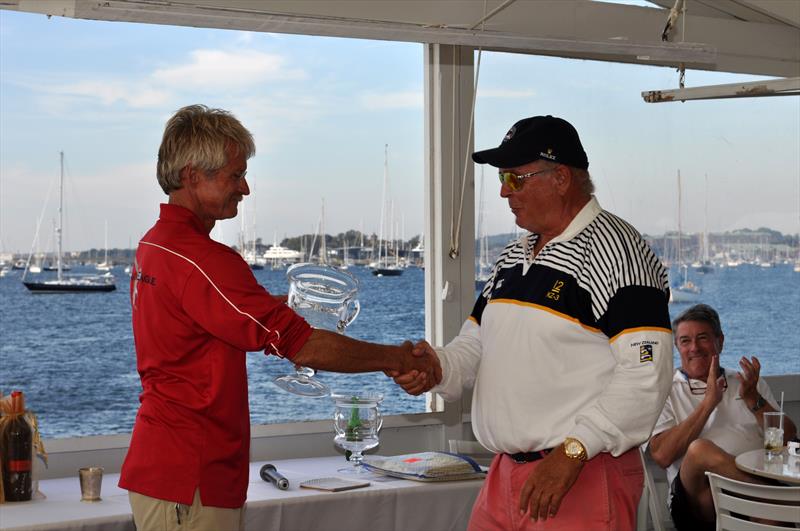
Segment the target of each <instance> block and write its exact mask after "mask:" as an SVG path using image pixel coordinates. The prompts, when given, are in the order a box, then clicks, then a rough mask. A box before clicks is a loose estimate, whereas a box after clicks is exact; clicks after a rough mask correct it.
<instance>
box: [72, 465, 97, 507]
mask: <svg viewBox="0 0 800 531" xmlns="http://www.w3.org/2000/svg"><path fill="white" fill-rule="evenodd" d="M78 476H79V477H80V480H81V501H85V502H96V501H100V487H101V486H102V485H103V467H99V466H87V467H84V468H81V469H78Z"/></svg>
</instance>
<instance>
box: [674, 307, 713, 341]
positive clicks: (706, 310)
mask: <svg viewBox="0 0 800 531" xmlns="http://www.w3.org/2000/svg"><path fill="white" fill-rule="evenodd" d="M684 321H699V322H702V323H707V324H709V325H711V330H712V331H713V332H714V335H715V336H716V337H721V336H722V325H721V324H720V322H719V314H718V313H717V310H715V309H714V308H712V307H711V306H709V305H708V304H695V305H694V306H692V307H691V308H689V309H687V310H684V311H683V312H682V313H681V314H680V315H679V316H678V317H676V318H675V320H674V321H672V329H673V330H677V329H678V325H679V324H681V323H683V322H684Z"/></svg>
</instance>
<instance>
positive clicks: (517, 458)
mask: <svg viewBox="0 0 800 531" xmlns="http://www.w3.org/2000/svg"><path fill="white" fill-rule="evenodd" d="M551 451H553V449H552V448H548V449H547V450H537V451H536V452H519V453H516V454H506V455H507V456H508V457H510V458H511V459H512V460H513V461H514V462H515V463H532V462H533V461H538V460H539V459H542V458H544V457H546V456H547V454H549V453H550V452H551Z"/></svg>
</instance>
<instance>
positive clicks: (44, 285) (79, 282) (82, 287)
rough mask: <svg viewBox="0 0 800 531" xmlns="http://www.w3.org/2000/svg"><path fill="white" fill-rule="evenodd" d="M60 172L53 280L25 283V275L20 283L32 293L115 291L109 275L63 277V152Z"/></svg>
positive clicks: (62, 153)
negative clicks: (54, 273) (54, 275)
mask: <svg viewBox="0 0 800 531" xmlns="http://www.w3.org/2000/svg"><path fill="white" fill-rule="evenodd" d="M60 162H61V171H60V173H59V181H58V186H59V188H58V189H59V196H58V198H59V199H58V201H59V202H58V227H57V228H56V237H57V249H56V273H57V276H56V278H55V279H51V280H43V281H41V282H26V281H25V275H23V277H22V283H23V284H24V285H25V287H26V288H28V290H29V291H31V292H32V293H76V292H78V293H86V292H108V291H114V290H115V289H117V286H116V284H115V283H114V276H113V275H112V274H111V273H106V274H104V275H69V276H67V275H65V274H64V260H63V259H62V258H63V256H62V255H63V252H62V248H61V245H62V236H63V227H64V209H63V207H64V152H63V151H62V152H61V153H60Z"/></svg>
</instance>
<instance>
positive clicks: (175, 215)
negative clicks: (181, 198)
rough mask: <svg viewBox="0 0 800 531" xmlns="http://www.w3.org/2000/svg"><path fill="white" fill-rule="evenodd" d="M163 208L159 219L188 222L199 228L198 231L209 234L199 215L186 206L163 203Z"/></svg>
mask: <svg viewBox="0 0 800 531" xmlns="http://www.w3.org/2000/svg"><path fill="white" fill-rule="evenodd" d="M160 206H161V210H160V213H159V215H158V219H159V221H169V222H173V223H187V224H189V225H191V226H192V227H194V228H195V229H197V231H198V232H202V233H203V234H206V235H207V234H208V231H207V230H206V227H205V225H203V222H202V221H200V218H198V217H197V215H196V214H195V213H194V212H192V211H191V210H189V209H188V208H186V207H182V206H178V205H170V204H169V203H161V205H160Z"/></svg>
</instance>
